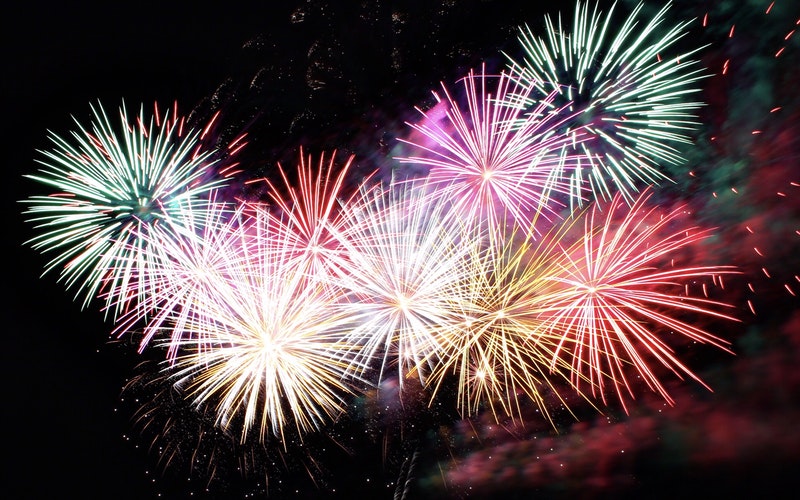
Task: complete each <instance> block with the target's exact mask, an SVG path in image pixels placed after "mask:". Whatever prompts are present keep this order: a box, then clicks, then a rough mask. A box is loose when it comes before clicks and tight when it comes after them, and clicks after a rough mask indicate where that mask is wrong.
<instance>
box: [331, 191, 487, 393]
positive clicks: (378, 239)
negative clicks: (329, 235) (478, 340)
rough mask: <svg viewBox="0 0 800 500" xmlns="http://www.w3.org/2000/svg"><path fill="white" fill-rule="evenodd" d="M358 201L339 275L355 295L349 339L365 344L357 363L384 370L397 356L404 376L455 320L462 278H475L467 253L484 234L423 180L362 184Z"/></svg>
mask: <svg viewBox="0 0 800 500" xmlns="http://www.w3.org/2000/svg"><path fill="white" fill-rule="evenodd" d="M360 191H361V197H360V199H359V202H358V203H353V204H348V205H345V206H344V207H343V220H344V222H345V224H344V233H343V234H342V237H341V241H342V242H344V244H345V246H346V249H347V255H348V259H349V261H350V264H349V266H348V268H347V270H346V274H343V275H341V276H340V277H339V282H340V283H341V284H340V288H341V289H342V290H346V291H347V294H348V297H347V300H345V301H344V302H343V303H342V306H341V309H342V311H343V312H344V313H345V314H346V315H347V316H348V317H351V318H352V319H353V321H354V323H355V325H356V326H355V327H354V328H353V329H352V331H350V332H349V333H348V335H347V341H348V342H349V343H350V344H352V345H353V346H355V347H356V348H357V350H358V352H357V353H356V355H355V356H354V357H353V360H354V363H353V365H352V367H351V370H353V371H355V372H359V371H362V370H365V369H369V368H374V367H375V363H374V362H375V361H376V360H379V366H380V369H379V372H380V374H379V376H378V379H379V380H380V379H381V378H382V377H383V373H384V369H385V368H386V366H387V365H389V364H392V363H397V365H398V370H399V380H400V383H401V384H402V381H403V379H404V377H405V376H406V375H407V374H408V373H409V372H410V371H412V370H414V371H415V372H416V374H417V375H418V376H419V377H420V378H421V379H424V375H425V372H426V370H425V368H424V367H422V366H421V365H420V363H421V362H422V360H423V359H426V358H427V357H428V351H429V350H430V349H431V348H432V346H433V345H435V343H436V342H435V339H434V337H433V334H434V332H435V331H436V330H437V329H439V328H442V327H443V326H444V325H447V324H450V323H451V322H454V321H456V318H455V316H454V315H453V310H454V309H453V304H454V303H456V302H457V301H458V300H459V297H458V295H457V294H454V293H452V292H453V291H454V290H457V286H456V284H457V283H461V282H463V281H465V280H468V279H469V278H470V272H471V271H472V269H471V268H469V267H468V266H467V265H466V264H467V256H468V255H469V252H470V249H471V248H472V246H474V245H477V244H478V243H479V242H480V239H481V238H480V235H474V234H467V233H466V232H465V231H466V229H465V228H464V226H463V225H462V224H461V222H460V221H459V220H458V219H457V218H455V217H453V216H452V214H451V213H449V212H447V211H446V209H445V207H444V205H443V204H442V203H441V202H440V199H437V198H435V197H431V196H429V192H430V187H429V186H428V185H427V184H426V183H425V182H424V181H420V182H415V183H411V182H401V183H394V184H392V183H390V184H389V185H388V186H379V185H376V186H373V187H371V188H370V187H366V186H362V188H361V190H360Z"/></svg>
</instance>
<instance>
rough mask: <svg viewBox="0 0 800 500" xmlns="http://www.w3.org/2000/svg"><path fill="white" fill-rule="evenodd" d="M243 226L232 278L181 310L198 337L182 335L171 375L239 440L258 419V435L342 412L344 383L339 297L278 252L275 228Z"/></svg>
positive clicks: (229, 265) (229, 264) (306, 426)
mask: <svg viewBox="0 0 800 500" xmlns="http://www.w3.org/2000/svg"><path fill="white" fill-rule="evenodd" d="M239 227H240V228H242V229H240V231H245V232H246V233H247V232H248V231H249V230H248V229H247V228H246V226H239ZM249 234H250V237H242V238H241V239H240V240H241V241H243V242H244V243H245V249H244V251H243V253H242V255H245V256H246V258H241V257H240V256H239V255H235V256H234V258H233V259H231V260H230V261H226V262H225V263H224V266H223V267H224V270H225V271H224V273H225V275H226V277H227V278H228V279H226V280H221V281H219V282H218V283H217V286H215V287H213V288H207V289H205V296H204V297H202V298H200V297H199V298H198V300H196V302H195V303H194V304H193V306H192V309H191V311H190V313H189V314H188V315H186V317H180V320H181V321H183V324H184V327H183V328H184V329H185V330H187V331H192V332H195V335H194V336H193V337H191V338H187V337H182V338H181V340H180V341H179V350H180V352H182V353H183V354H179V355H178V356H177V358H176V360H175V369H176V372H175V375H174V376H175V378H176V380H177V381H176V384H178V385H180V386H181V387H183V388H184V390H185V391H186V392H187V394H188V395H189V397H190V398H192V400H193V401H194V403H195V404H196V405H198V406H203V407H213V408H214V411H215V412H216V415H217V423H218V425H220V426H221V427H222V428H223V429H228V430H230V429H236V430H238V434H239V435H240V436H241V440H242V441H245V440H247V439H248V436H249V435H250V432H251V430H252V429H253V428H254V427H255V428H257V429H258V432H259V434H258V436H259V440H261V441H263V440H265V439H267V436H268V434H269V433H270V432H271V434H272V435H275V436H277V437H279V438H281V440H283V436H284V428H285V427H286V426H287V425H292V424H293V425H294V427H295V428H296V429H297V431H298V432H299V433H306V432H309V431H311V430H314V429H317V428H319V427H320V426H322V425H323V424H324V423H325V422H327V421H329V420H330V419H332V418H334V417H335V416H336V415H337V414H338V413H339V412H341V411H342V410H343V404H344V400H343V396H344V395H345V394H348V393H350V387H349V386H348V385H347V383H346V382H345V381H344V371H345V368H346V366H347V364H346V363H345V362H344V361H342V360H341V359H340V358H341V355H340V354H339V352H340V345H341V338H342V335H343V332H344V331H346V330H347V329H348V327H349V325H348V322H347V318H346V317H345V316H344V315H342V314H336V313H335V308H334V307H333V306H334V303H335V301H337V300H338V299H339V297H338V296H336V295H335V294H333V293H331V289H330V288H329V287H325V286H322V285H320V284H316V285H314V284H309V281H308V280H307V279H306V277H305V275H304V274H303V273H302V272H301V270H300V269H299V268H298V267H297V266H296V265H295V263H294V262H293V261H292V259H291V253H290V252H278V251H276V245H280V244H281V243H282V241H278V242H276V241H275V237H276V234H277V233H271V234H259V233H258V232H252V231H249ZM286 243H287V244H289V245H290V246H291V243H289V242H286ZM284 445H285V442H284Z"/></svg>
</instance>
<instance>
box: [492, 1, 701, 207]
mask: <svg viewBox="0 0 800 500" xmlns="http://www.w3.org/2000/svg"><path fill="white" fill-rule="evenodd" d="M615 5H616V4H614V5H612V7H611V9H610V10H609V12H608V14H607V15H605V16H604V15H603V13H602V11H600V10H599V6H598V5H595V7H594V8H593V9H592V10H590V9H589V3H588V2H586V3H584V2H577V3H576V6H575V12H574V16H573V26H572V29H571V30H570V29H569V28H568V27H567V26H564V23H563V22H562V19H561V16H559V18H558V21H554V20H553V19H552V18H551V17H550V16H549V15H548V16H546V17H545V33H546V37H542V36H538V35H536V34H535V33H534V32H533V30H531V28H530V27H528V26H525V27H523V28H520V34H519V41H520V44H521V46H522V49H523V50H524V53H525V55H524V57H523V58H522V59H521V60H517V59H515V58H513V57H511V56H509V57H508V59H509V61H510V62H509V64H510V71H511V74H512V75H513V76H514V78H515V79H517V80H518V81H520V82H522V83H523V84H524V85H530V86H533V87H535V88H536V89H537V92H533V93H532V94H530V95H532V96H533V99H530V106H531V107H532V108H533V107H537V106H539V101H538V100H537V98H538V97H537V96H539V95H544V96H549V95H551V94H552V93H553V92H556V93H557V94H558V99H556V100H555V101H554V105H559V106H565V107H566V108H567V109H568V110H569V111H570V112H571V113H573V114H572V119H571V120H570V122H569V123H568V125H569V131H570V132H573V133H574V132H577V131H581V132H582V133H586V134H588V138H587V139H586V140H582V141H581V142H580V144H579V145H578V147H579V148H580V150H581V151H582V152H583V153H584V154H583V155H580V157H582V158H584V160H583V162H584V163H583V165H582V166H581V167H580V168H576V169H572V170H570V172H569V173H570V174H571V177H570V185H571V190H572V193H573V196H572V197H571V198H570V199H571V201H572V202H573V203H577V204H581V201H582V196H581V195H582V194H583V191H584V190H585V189H587V187H588V189H589V190H590V191H591V192H592V193H593V194H594V196H595V198H603V199H610V198H611V197H612V195H613V192H614V191H615V190H616V191H619V192H620V193H622V195H623V197H624V198H625V199H626V200H627V201H628V202H632V201H633V199H634V196H635V193H636V192H637V191H638V190H639V189H640V188H641V187H643V185H651V184H655V183H658V182H660V181H663V180H665V179H667V178H668V176H667V174H666V173H665V172H664V171H663V170H662V169H661V167H662V166H663V165H665V164H668V165H678V164H680V163H681V162H682V161H683V160H682V156H681V153H680V151H679V149H677V147H676V146H677V145H679V144H690V143H691V140H690V137H689V136H688V135H687V134H688V133H689V132H690V131H691V130H693V129H695V128H697V125H698V123H697V117H696V116H695V115H694V112H695V110H697V109H698V108H699V107H701V106H702V103H701V102H699V101H697V100H692V97H691V96H692V94H696V93H698V92H699V87H698V86H697V83H698V82H699V81H700V80H701V79H703V78H704V77H706V76H708V75H707V74H705V72H704V71H703V69H702V68H700V67H699V63H698V61H696V60H693V59H692V57H693V55H694V54H695V53H696V52H697V51H699V50H700V48H696V49H693V50H691V51H689V52H685V53H676V52H677V46H678V41H679V40H680V39H681V38H683V37H684V36H685V35H686V34H687V33H688V27H689V25H690V24H691V22H692V21H683V22H680V23H678V24H676V25H674V26H673V27H671V28H666V29H665V28H664V26H663V25H664V23H665V22H666V18H667V12H668V10H669V8H670V3H667V4H666V5H665V6H664V7H663V8H662V9H661V10H659V11H658V12H657V13H656V14H655V15H654V16H653V17H652V18H651V19H649V20H647V21H646V22H645V24H642V21H641V20H640V19H639V15H640V13H641V11H642V9H643V6H644V4H643V3H639V4H638V5H637V6H636V7H635V8H634V9H633V10H632V12H631V13H630V14H629V15H628V17H627V18H626V19H625V20H624V22H622V23H621V25H620V27H619V28H618V29H617V30H616V31H612V29H613V28H612V19H614V8H615ZM521 97H522V99H529V96H528V95H526V94H522V95H521Z"/></svg>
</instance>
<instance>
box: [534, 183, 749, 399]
mask: <svg viewBox="0 0 800 500" xmlns="http://www.w3.org/2000/svg"><path fill="white" fill-rule="evenodd" d="M650 197H651V192H650V191H649V190H645V191H643V192H642V194H641V195H640V196H639V197H638V198H637V199H636V201H635V202H634V203H633V205H632V206H630V207H628V206H627V204H626V203H625V202H624V201H623V199H622V196H621V195H620V194H617V195H616V196H615V197H614V199H613V200H612V201H611V203H610V204H609V205H608V206H606V207H603V208H602V209H601V208H600V206H599V205H597V204H596V205H595V206H594V207H593V208H592V209H591V210H590V211H587V212H586V215H585V218H584V227H585V232H584V234H583V236H582V237H581V238H580V239H579V240H578V244H577V245H573V246H570V247H569V248H564V247H561V248H560V250H559V252H560V253H561V254H562V255H561V259H559V260H558V263H557V265H558V267H559V269H558V272H556V273H554V274H553V275H552V276H550V277H548V278H547V281H550V282H551V283H552V284H554V285H557V286H556V287H555V288H554V289H552V290H548V291H547V292H546V293H544V294H543V295H542V297H540V300H541V304H540V305H541V310H542V311H543V312H542V314H541V319H542V321H544V322H545V323H546V325H547V328H550V329H554V330H555V331H556V332H560V333H561V334H562V342H561V343H559V346H558V348H557V349H555V350H554V353H553V354H554V356H553V358H552V359H553V363H554V366H559V365H560V363H561V362H562V360H564V359H568V360H569V363H570V365H571V371H572V375H573V381H574V382H575V384H576V386H580V383H581V380H582V379H584V380H589V381H590V382H591V387H592V391H593V393H594V394H597V392H599V393H600V395H601V397H602V399H603V401H604V402H605V401H606V399H605V393H604V389H605V388H606V387H607V386H606V381H607V380H610V381H611V386H612V390H613V391H614V392H615V393H616V395H617V397H618V399H619V401H620V403H621V404H622V405H623V407H624V405H625V402H624V400H625V393H628V394H629V395H631V396H633V394H634V393H633V387H632V385H631V383H630V382H629V377H628V376H627V375H626V374H627V373H630V369H632V370H634V371H635V373H636V374H637V375H638V376H640V377H641V379H642V380H644V382H645V383H646V384H647V385H648V386H649V387H650V388H651V389H652V390H655V391H657V392H658V393H659V394H661V396H663V397H664V399H666V400H667V401H668V402H670V403H672V399H671V398H670V396H669V394H668V393H667V390H666V389H665V387H664V386H663V385H662V383H661V382H660V381H659V378H658V375H657V373H656V371H655V370H654V369H653V368H651V366H650V364H649V363H652V362H655V363H657V364H660V365H663V366H665V367H667V368H668V369H670V370H671V371H672V372H673V373H675V374H676V375H677V376H678V377H679V378H682V375H686V376H689V377H691V378H692V379H694V380H696V381H698V382H700V383H701V384H703V385H704V386H705V387H707V386H706V385H705V384H704V383H703V382H702V381H701V380H700V379H699V378H698V377H697V375H695V374H694V373H693V372H692V371H691V370H690V369H689V368H688V367H687V366H686V365H685V364H683V363H682V362H681V361H680V360H679V359H678V356H677V355H676V354H675V353H674V350H673V348H672V347H671V346H670V343H669V341H668V340H667V339H666V337H668V336H674V335H679V336H682V337H685V338H686V339H689V340H691V341H694V342H700V343H707V344H711V345H714V346H716V347H718V348H720V349H723V350H725V351H729V348H728V342H727V341H725V340H724V339H722V338H720V337H717V336H715V335H713V334H712V333H710V332H707V331H705V330H703V329H702V328H700V327H699V326H697V325H696V324H694V322H693V320H692V319H690V318H703V317H710V318H716V319H722V320H731V321H736V319H735V318H734V317H732V316H730V315H727V314H724V313H722V312H720V311H721V310H723V309H725V308H730V307H732V306H730V305H728V304H725V303H721V302H717V301H714V300H710V299H708V298H705V297H695V296H691V295H689V293H688V284H689V283H690V282H695V281H698V280H705V279H709V280H710V279H711V278H712V277H713V276H717V275H723V274H730V273H735V272H736V270H735V269H734V268H732V267H730V266H699V265H698V266H692V265H681V264H680V262H679V258H680V257H681V255H682V254H683V253H684V252H690V251H691V249H692V245H696V244H698V243H699V242H700V241H701V240H703V239H704V238H707V237H708V236H709V235H710V230H700V229H698V228H695V227H685V228H678V229H673V228H674V227H675V226H676V225H678V223H679V220H678V219H679V218H680V216H681V215H682V214H683V213H684V209H683V208H682V207H679V208H677V209H675V210H673V211H671V212H669V213H667V214H666V215H660V210H659V208H658V207H651V208H648V207H647V202H648V200H649V198H650ZM602 211H605V216H603V215H602V213H601V212H602ZM620 214H622V216H621V217H620ZM680 315H683V318H681V317H679V316H680ZM729 352H730V351H729ZM580 376H582V377H580Z"/></svg>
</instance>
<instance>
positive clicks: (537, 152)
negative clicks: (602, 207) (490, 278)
mask: <svg viewBox="0 0 800 500" xmlns="http://www.w3.org/2000/svg"><path fill="white" fill-rule="evenodd" d="M491 80H495V81H496V87H494V88H491ZM462 84H463V91H464V95H463V98H464V100H465V103H462V100H461V99H459V98H458V97H454V96H453V94H452V93H451V92H450V91H449V90H448V89H447V87H446V86H445V85H444V84H443V85H442V90H443V92H444V96H445V98H444V100H442V99H440V98H439V96H438V95H437V94H436V93H434V96H435V97H436V99H437V102H438V104H437V105H436V106H435V107H434V108H432V109H431V110H428V111H427V112H425V111H421V110H419V111H420V113H421V114H422V117H423V120H422V121H420V122H419V123H415V124H408V125H409V126H410V127H411V129H412V130H413V131H415V132H417V133H418V134H420V136H421V139H419V140H416V139H414V140H412V139H401V142H403V143H405V144H406V145H408V146H410V147H411V149H412V154H411V155H409V156H404V157H400V158H398V161H399V162H400V163H410V164H416V165H420V166H423V167H425V168H427V169H428V173H427V177H428V181H429V185H430V186H431V188H432V189H433V191H432V193H431V195H432V196H436V197H439V198H443V199H445V200H447V202H448V203H449V204H450V205H451V206H452V209H453V210H454V211H455V212H456V213H458V214H460V215H461V217H462V218H463V219H464V220H465V221H468V223H470V224H472V225H475V226H479V227H486V228H488V231H489V236H490V237H491V238H492V239H493V240H494V239H496V238H498V237H500V235H502V234H503V233H504V232H505V226H506V225H507V224H509V223H510V224H518V225H519V226H521V227H534V228H535V227H536V226H535V224H534V222H535V221H536V220H537V219H539V217H540V216H543V217H545V218H549V217H550V216H552V215H553V214H555V213H556V210H555V209H554V208H553V207H552V206H551V202H552V201H553V200H552V199H551V194H553V193H568V192H569V189H568V186H567V185H565V184H562V183H561V179H562V178H564V177H565V174H564V171H566V170H569V169H570V168H572V167H573V165H576V164H578V162H577V160H576V159H575V158H572V157H571V156H569V155H568V154H567V151H568V146H569V145H570V141H573V142H577V141H579V140H580V132H576V133H574V134H573V135H571V136H569V135H566V134H559V133H557V131H558V130H560V129H562V128H563V127H564V123H565V122H566V121H567V119H568V115H569V113H566V112H565V111H564V109H563V108H559V109H553V108H554V107H555V106H554V104H553V102H552V99H553V98H554V96H555V93H553V94H552V95H550V96H547V97H546V98H545V99H543V100H541V101H540V102H538V103H536V104H534V109H533V110H532V111H531V110H529V109H527V108H526V106H524V105H523V104H524V103H530V102H532V101H533V97H532V96H530V95H529V92H530V91H531V89H532V87H530V86H523V85H522V84H519V83H515V82H514V81H513V80H512V79H511V78H509V76H508V75H506V74H505V73H503V74H500V75H499V76H491V75H487V74H485V72H481V73H478V74H476V73H474V72H470V73H469V75H468V76H466V77H465V78H463V80H462ZM512 101H513V102H512ZM526 110H527V112H526Z"/></svg>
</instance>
